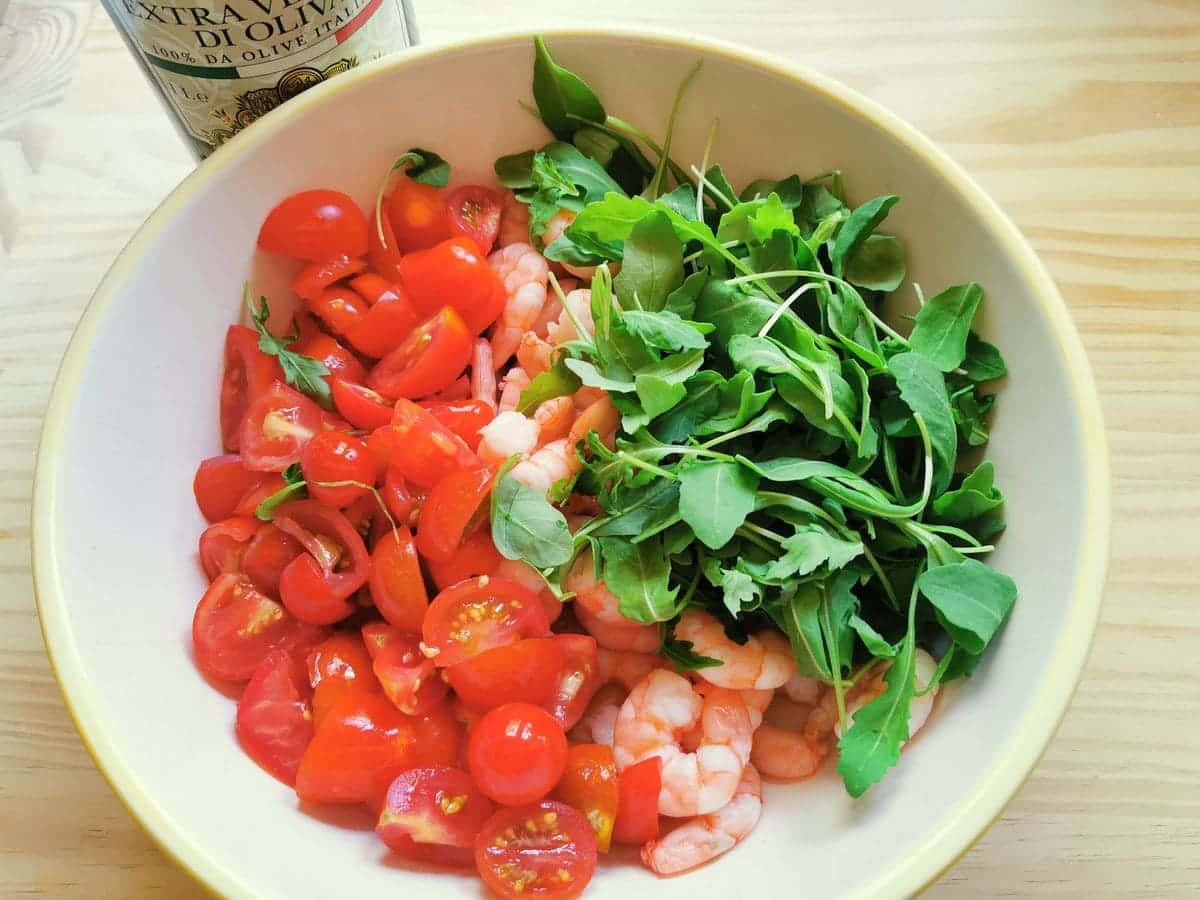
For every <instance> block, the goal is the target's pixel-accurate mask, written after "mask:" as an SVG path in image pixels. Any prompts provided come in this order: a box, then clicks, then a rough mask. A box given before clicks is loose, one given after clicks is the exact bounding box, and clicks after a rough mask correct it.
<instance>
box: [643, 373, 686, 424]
mask: <svg viewBox="0 0 1200 900" xmlns="http://www.w3.org/2000/svg"><path fill="white" fill-rule="evenodd" d="M633 383H634V389H635V390H636V391H637V396H638V400H639V401H640V402H641V404H642V409H643V410H644V411H645V413H646V415H647V416H649V417H650V418H651V419H654V418H657V417H658V416H661V415H662V414H663V413H665V412H666V411H667V410H669V409H671V408H672V407H674V406H675V405H676V404H677V403H679V401H680V400H682V399H683V398H684V396H685V395H686V394H687V388H685V387H684V386H683V381H668V380H667V379H665V378H660V377H659V376H657V375H647V374H645V373H639V374H638V375H637V376H635V378H634V381H633Z"/></svg>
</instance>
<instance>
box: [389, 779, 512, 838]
mask: <svg viewBox="0 0 1200 900" xmlns="http://www.w3.org/2000/svg"><path fill="white" fill-rule="evenodd" d="M494 810H495V807H494V806H493V805H492V801H491V800H489V799H488V798H487V797H485V796H484V795H483V794H482V793H481V792H480V790H479V788H477V787H475V785H474V784H473V783H472V782H471V776H470V775H468V774H467V773H466V772H464V771H463V770H462V769H455V768H451V767H449V766H437V767H432V768H423V769H409V770H408V771H407V772H404V773H402V774H401V775H399V776H398V777H397V778H396V780H395V781H393V782H392V784H391V787H389V788H388V792H387V800H386V802H385V805H384V808H383V812H382V813H381V814H380V816H379V824H378V825H377V826H376V827H375V833H376V834H378V835H379V837H380V838H382V839H383V842H384V843H385V844H387V845H388V846H389V847H391V846H392V844H393V841H394V840H395V838H396V837H397V836H403V837H407V838H410V839H411V840H413V841H415V842H417V843H418V844H441V845H443V846H447V847H474V846H475V836H476V835H477V834H479V829H480V828H482V827H483V823H484V822H486V821H487V820H488V818H489V817H490V816H491V815H492V812H493V811H494Z"/></svg>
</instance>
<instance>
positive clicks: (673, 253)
mask: <svg viewBox="0 0 1200 900" xmlns="http://www.w3.org/2000/svg"><path fill="white" fill-rule="evenodd" d="M682 283H683V245H682V244H681V243H680V242H679V238H677V237H676V236H675V229H673V228H672V227H671V223H670V222H669V221H668V220H667V217H666V215H665V214H664V213H661V212H652V213H650V214H649V215H647V216H645V217H643V218H642V219H641V220H640V221H638V222H637V223H636V224H635V225H634V226H633V229H632V230H631V231H630V232H629V237H627V238H626V239H625V247H624V254H623V262H622V264H621V271H620V272H619V273H617V277H616V278H614V279H613V288H614V289H615V290H616V292H617V297H618V298H619V299H620V301H621V306H622V307H623V308H624V309H628V310H634V309H642V310H647V311H649V312H658V311H659V310H661V309H662V308H663V307H664V306H665V305H666V302H667V296H668V295H669V294H670V293H671V292H672V291H673V290H675V289H676V288H678V287H679V286H680V285H681V284H682Z"/></svg>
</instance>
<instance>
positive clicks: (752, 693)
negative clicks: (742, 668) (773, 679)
mask: <svg viewBox="0 0 1200 900" xmlns="http://www.w3.org/2000/svg"><path fill="white" fill-rule="evenodd" d="M738 693H739V694H741V695H742V699H743V700H745V701H746V711H747V712H749V713H750V727H751V728H758V726H759V725H761V724H762V721H763V715H764V714H765V713H766V711H767V707H768V706H770V705H771V701H772V700H774V699H775V692H774V691H773V690H769V689H768V690H762V691H756V690H754V689H753V688H750V689H747V690H744V691H738Z"/></svg>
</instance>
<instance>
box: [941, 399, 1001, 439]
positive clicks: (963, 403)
mask: <svg viewBox="0 0 1200 900" xmlns="http://www.w3.org/2000/svg"><path fill="white" fill-rule="evenodd" d="M994 400H995V397H994V396H993V395H991V394H989V395H988V396H986V397H980V396H979V395H978V394H977V393H976V391H975V390H974V389H973V388H968V389H966V390H963V391H960V392H958V393H956V394H955V395H954V396H953V397H951V398H950V405H951V406H952V407H953V409H954V421H955V422H956V423H958V433H959V434H960V435H961V436H962V439H963V440H964V441H966V442H967V443H968V444H970V445H971V446H972V447H979V446H982V445H983V444H986V443H987V442H988V423H987V414H988V411H989V410H990V409H991V408H992V403H993V401H994Z"/></svg>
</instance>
